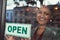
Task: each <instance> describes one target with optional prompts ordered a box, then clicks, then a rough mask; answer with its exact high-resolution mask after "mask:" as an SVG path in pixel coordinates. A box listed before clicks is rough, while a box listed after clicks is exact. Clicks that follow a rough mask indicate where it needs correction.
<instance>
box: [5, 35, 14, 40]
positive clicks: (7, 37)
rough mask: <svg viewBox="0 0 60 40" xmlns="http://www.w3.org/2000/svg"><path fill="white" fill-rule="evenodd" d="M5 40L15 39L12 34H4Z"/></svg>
mask: <svg viewBox="0 0 60 40" xmlns="http://www.w3.org/2000/svg"><path fill="white" fill-rule="evenodd" d="M5 38H6V39H7V40H15V39H14V37H13V36H5Z"/></svg>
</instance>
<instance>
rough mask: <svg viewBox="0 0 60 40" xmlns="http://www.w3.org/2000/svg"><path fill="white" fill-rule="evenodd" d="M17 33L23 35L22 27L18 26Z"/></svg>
mask: <svg viewBox="0 0 60 40" xmlns="http://www.w3.org/2000/svg"><path fill="white" fill-rule="evenodd" d="M17 33H19V34H21V27H20V26H18V28H17Z"/></svg>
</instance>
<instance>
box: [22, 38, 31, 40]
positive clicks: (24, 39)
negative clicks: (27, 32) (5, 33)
mask: <svg viewBox="0 0 60 40" xmlns="http://www.w3.org/2000/svg"><path fill="white" fill-rule="evenodd" d="M21 40H30V39H29V38H21Z"/></svg>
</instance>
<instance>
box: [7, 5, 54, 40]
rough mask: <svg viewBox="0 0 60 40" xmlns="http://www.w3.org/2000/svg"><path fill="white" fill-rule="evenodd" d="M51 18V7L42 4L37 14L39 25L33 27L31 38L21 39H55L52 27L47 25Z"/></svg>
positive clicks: (22, 39)
mask: <svg viewBox="0 0 60 40" xmlns="http://www.w3.org/2000/svg"><path fill="white" fill-rule="evenodd" d="M50 18H51V12H50V10H49V8H48V7H46V6H41V8H40V9H39V10H38V11H37V14H36V19H37V22H38V26H37V27H36V28H34V29H32V33H31V35H32V37H31V39H24V38H21V39H20V40H53V37H54V33H53V32H52V30H51V28H50V27H48V26H47V24H48V22H49V20H50ZM10 38H11V37H10ZM12 39H13V38H11V40H12ZM8 40H9V39H8ZM13 40H14V39H13Z"/></svg>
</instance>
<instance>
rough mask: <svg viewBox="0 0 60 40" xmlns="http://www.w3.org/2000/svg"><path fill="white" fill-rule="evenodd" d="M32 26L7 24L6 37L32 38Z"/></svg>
mask: <svg viewBox="0 0 60 40" xmlns="http://www.w3.org/2000/svg"><path fill="white" fill-rule="evenodd" d="M30 34H31V24H18V23H6V28H5V35H12V36H18V37H23V38H30Z"/></svg>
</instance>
